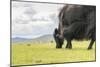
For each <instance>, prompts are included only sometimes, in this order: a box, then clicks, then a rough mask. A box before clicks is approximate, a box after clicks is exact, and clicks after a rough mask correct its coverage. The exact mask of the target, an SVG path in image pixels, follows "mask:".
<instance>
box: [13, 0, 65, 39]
mask: <svg viewBox="0 0 100 67" xmlns="http://www.w3.org/2000/svg"><path fill="white" fill-rule="evenodd" d="M63 6H64V5H63V4H48V3H34V2H18V1H17V2H16V1H12V37H13V38H14V37H21V38H36V37H39V36H42V35H47V34H52V33H53V30H54V29H55V28H56V27H58V23H59V22H58V13H59V11H60V9H61V8H62V7H63Z"/></svg>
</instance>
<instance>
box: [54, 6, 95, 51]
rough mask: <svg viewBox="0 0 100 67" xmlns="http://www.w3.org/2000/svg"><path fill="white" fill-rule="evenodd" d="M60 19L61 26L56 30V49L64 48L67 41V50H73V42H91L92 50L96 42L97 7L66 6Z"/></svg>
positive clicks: (61, 12)
mask: <svg viewBox="0 0 100 67" xmlns="http://www.w3.org/2000/svg"><path fill="white" fill-rule="evenodd" d="M58 17H59V26H58V29H57V28H56V29H55V30H54V39H55V42H56V48H62V45H63V41H64V39H65V40H66V41H67V45H66V48H69V49H72V43H71V41H72V40H80V41H82V40H91V42H90V44H89V46H88V49H92V46H93V43H94V42H95V40H96V6H89V5H65V6H64V7H63V8H62V9H61V11H60V13H59V16H58Z"/></svg>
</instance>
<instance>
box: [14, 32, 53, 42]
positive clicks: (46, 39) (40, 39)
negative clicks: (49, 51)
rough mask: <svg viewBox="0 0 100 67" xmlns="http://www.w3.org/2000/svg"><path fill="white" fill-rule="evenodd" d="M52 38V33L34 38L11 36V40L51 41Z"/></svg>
mask: <svg viewBox="0 0 100 67" xmlns="http://www.w3.org/2000/svg"><path fill="white" fill-rule="evenodd" d="M52 40H53V36H52V34H48V35H43V36H40V37H37V38H34V39H27V38H20V37H16V38H12V42H51V41H52Z"/></svg>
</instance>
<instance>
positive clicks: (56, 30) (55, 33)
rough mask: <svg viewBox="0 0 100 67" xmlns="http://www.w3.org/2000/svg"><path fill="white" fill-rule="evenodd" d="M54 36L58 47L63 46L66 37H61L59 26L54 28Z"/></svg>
mask: <svg viewBox="0 0 100 67" xmlns="http://www.w3.org/2000/svg"><path fill="white" fill-rule="evenodd" d="M53 37H54V40H55V42H56V48H62V45H63V41H64V39H63V38H61V37H60V34H59V31H58V29H57V28H56V29H55V30H54V34H53Z"/></svg>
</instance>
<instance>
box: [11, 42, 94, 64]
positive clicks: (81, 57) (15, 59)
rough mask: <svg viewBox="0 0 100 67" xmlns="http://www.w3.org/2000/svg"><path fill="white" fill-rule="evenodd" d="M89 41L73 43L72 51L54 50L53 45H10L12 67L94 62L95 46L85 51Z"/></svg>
mask: <svg viewBox="0 0 100 67" xmlns="http://www.w3.org/2000/svg"><path fill="white" fill-rule="evenodd" d="M89 42H90V41H80V42H76V41H73V42H72V43H73V49H65V45H63V48H62V49H56V48H55V43H44V44H43V43H39V44H38V43H37V44H36V43H35V44H34V43H30V45H27V44H26V43H22V44H19V43H12V65H30V64H48V63H63V62H78V61H95V45H94V46H93V49H92V50H87V47H88V45H89Z"/></svg>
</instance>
